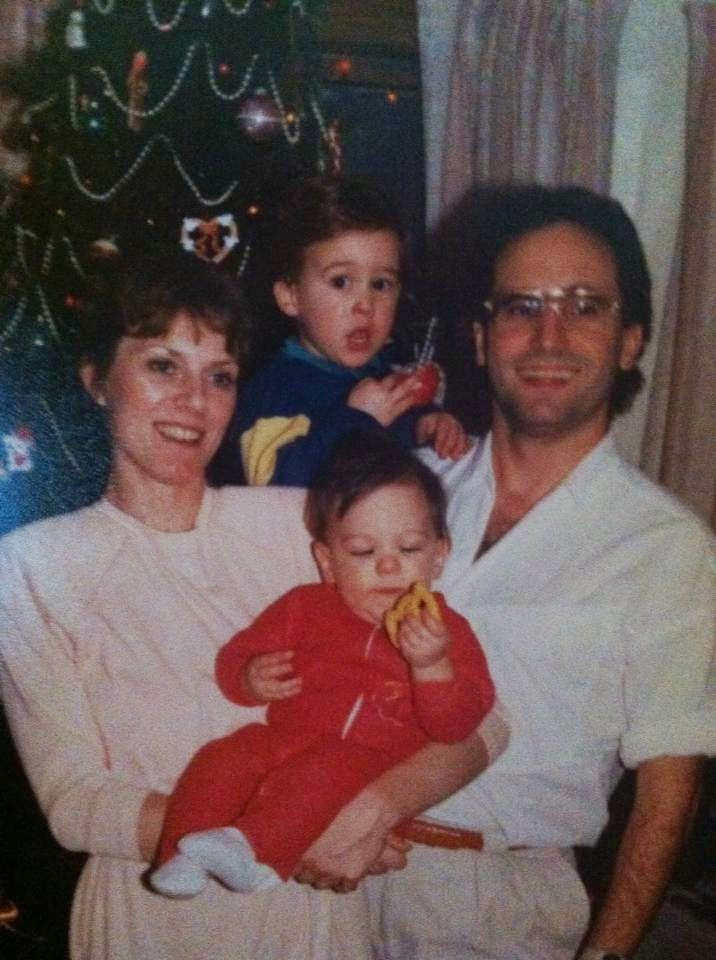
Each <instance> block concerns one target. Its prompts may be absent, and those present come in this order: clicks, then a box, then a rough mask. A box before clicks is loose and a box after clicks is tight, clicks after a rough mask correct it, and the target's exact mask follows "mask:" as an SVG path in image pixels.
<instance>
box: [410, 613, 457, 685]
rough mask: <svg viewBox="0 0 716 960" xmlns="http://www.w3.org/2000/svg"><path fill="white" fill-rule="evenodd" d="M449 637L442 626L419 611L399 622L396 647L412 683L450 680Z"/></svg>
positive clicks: (451, 671)
mask: <svg viewBox="0 0 716 960" xmlns="http://www.w3.org/2000/svg"><path fill="white" fill-rule="evenodd" d="M450 639H451V638H450V634H449V633H448V631H447V629H446V627H445V624H444V623H442V621H440V620H437V619H436V618H435V617H431V616H430V614H429V613H428V612H427V611H425V610H423V611H422V612H421V614H420V616H415V614H411V615H410V616H408V617H405V619H404V620H402V621H401V623H400V627H399V629H398V637H397V640H398V647H399V649H400V652H401V653H402V654H403V656H404V657H405V659H406V660H407V661H408V663H409V664H410V666H411V668H412V671H411V672H412V675H413V679H414V680H418V681H427V680H452V679H453V677H454V673H453V668H452V661H451V659H450V656H449V654H448V649H449V647H450Z"/></svg>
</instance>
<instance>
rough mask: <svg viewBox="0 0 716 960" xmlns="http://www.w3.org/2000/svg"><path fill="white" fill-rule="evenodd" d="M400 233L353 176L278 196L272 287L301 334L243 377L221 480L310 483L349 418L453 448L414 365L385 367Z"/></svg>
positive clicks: (362, 426)
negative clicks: (409, 372)
mask: <svg viewBox="0 0 716 960" xmlns="http://www.w3.org/2000/svg"><path fill="white" fill-rule="evenodd" d="M402 246H403V234H402V228H401V226H400V222H399V218H398V216H397V214H396V212H395V210H394V209H393V206H392V204H391V203H390V202H389V200H388V198H387V197H386V196H385V194H384V193H383V192H382V191H381V190H379V189H378V188H377V187H376V186H375V185H373V184H371V183H369V182H367V181H364V180H361V179H357V178H342V179H337V178H335V177H330V178H328V177H325V178H324V177H312V178H309V179H305V180H299V181H296V182H294V183H292V184H291V185H290V186H289V188H288V189H287V191H286V193H285V195H284V197H283V199H282V202H281V203H280V205H279V209H278V216H277V224H276V228H275V237H274V243H273V246H272V250H271V260H272V261H273V264H274V266H273V267H272V269H271V271H270V272H271V274H272V275H273V277H274V283H273V295H274V298H275V300H276V303H277V304H278V306H279V307H280V309H281V311H282V312H283V313H284V314H285V315H286V316H288V317H289V318H291V321H292V323H293V324H294V325H295V329H296V335H295V336H293V337H290V338H289V339H288V340H286V341H285V343H284V345H283V347H282V348H281V350H280V351H279V353H278V354H277V356H276V357H275V358H274V359H273V360H272V361H271V362H270V363H269V364H268V365H267V366H266V367H264V368H263V369H261V370H260V371H259V372H258V373H257V374H256V375H255V376H254V377H252V378H251V379H250V380H249V381H248V382H247V384H246V386H245V387H244V388H243V390H242V392H241V396H240V398H239V402H238V404H237V413H236V414H235V419H234V422H233V424H232V428H231V430H230V432H229V435H228V439H227V442H226V444H225V446H224V448H223V451H222V453H221V454H220V459H219V460H218V461H217V464H216V465H215V467H214V478H215V479H217V480H218V481H219V482H221V483H227V482H228V483H237V482H241V481H242V480H244V481H245V482H247V483H249V484H268V483H272V484H285V485H292V486H302V487H304V486H310V485H311V482H312V480H313V475H314V474H315V472H316V470H317V469H318V467H319V466H320V465H321V463H322V462H323V460H324V459H325V458H326V456H327V455H328V453H329V452H330V450H331V448H332V446H333V444H334V443H335V442H336V440H337V439H339V438H340V437H342V436H343V435H344V434H346V433H349V432H351V431H354V430H363V431H373V432H379V433H388V434H390V435H391V436H393V437H394V438H395V439H397V440H398V441H399V442H400V443H401V444H402V445H403V446H405V447H407V448H412V447H416V446H420V445H422V444H432V445H433V446H434V447H435V449H436V451H437V452H438V454H439V455H440V456H443V457H450V458H453V459H456V458H457V457H459V456H461V455H462V454H463V453H464V452H465V450H466V449H467V447H468V445H469V444H468V440H467V437H466V434H465V431H464V430H463V428H462V426H461V425H460V423H459V421H458V420H456V419H455V417H453V416H452V415H451V414H449V413H446V412H444V411H442V410H440V409H439V408H438V407H437V406H434V405H431V404H426V400H425V397H424V391H423V390H422V381H421V376H422V373H421V372H416V373H415V374H414V375H413V376H411V377H408V378H407V379H405V378H404V377H402V376H400V375H399V374H396V373H393V372H391V364H390V357H389V350H387V349H386V345H387V344H388V342H389V340H390V337H391V334H392V331H393V325H394V322H395V314H396V308H397V305H398V300H399V296H400V290H401V275H402Z"/></svg>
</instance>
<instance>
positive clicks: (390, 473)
mask: <svg viewBox="0 0 716 960" xmlns="http://www.w3.org/2000/svg"><path fill="white" fill-rule="evenodd" d="M392 484H398V485H402V486H406V487H415V488H416V489H418V490H420V491H421V492H422V493H423V494H424V496H425V499H426V500H427V503H428V507H429V509H430V516H431V519H432V522H433V527H434V529H435V533H436V535H437V536H438V537H447V535H448V533H447V521H446V498H445V491H444V490H443V487H442V484H441V483H440V480H439V479H438V477H436V476H435V474H434V473H433V472H432V471H431V470H430V469H428V467H426V466H425V464H424V463H422V462H421V461H420V460H418V459H417V457H415V456H414V455H413V454H412V453H410V451H409V450H405V449H404V448H403V447H401V446H399V445H398V444H397V443H396V442H395V441H394V440H391V439H390V438H388V437H386V436H383V435H382V434H378V433H361V432H355V433H350V434H347V435H346V436H345V437H343V438H342V439H341V440H339V441H338V443H337V444H336V445H335V447H334V448H333V451H332V453H331V454H330V456H329V457H328V459H327V460H326V461H325V462H324V464H323V465H322V466H321V468H320V470H319V471H318V473H317V474H316V476H315V478H314V481H313V485H312V487H311V489H310V490H309V491H308V496H307V499H306V508H305V512H304V519H305V523H306V527H307V529H308V532H309V533H310V534H311V536H312V537H313V539H314V540H318V541H321V542H324V541H325V539H326V534H327V531H328V526H329V524H330V522H331V520H333V519H338V520H340V519H341V518H342V517H344V516H345V515H346V513H347V512H348V511H349V510H350V508H351V507H352V506H353V504H354V503H356V502H357V501H358V500H360V499H362V498H363V497H366V496H368V494H370V493H373V492H374V491H375V490H378V489H379V488H381V487H385V486H390V485H392Z"/></svg>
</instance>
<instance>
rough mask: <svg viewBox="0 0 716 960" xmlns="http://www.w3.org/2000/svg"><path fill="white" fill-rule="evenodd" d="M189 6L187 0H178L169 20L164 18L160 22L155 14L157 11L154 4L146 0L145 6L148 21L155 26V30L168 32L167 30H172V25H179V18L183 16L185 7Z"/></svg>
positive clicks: (150, 0)
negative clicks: (177, 4)
mask: <svg viewBox="0 0 716 960" xmlns="http://www.w3.org/2000/svg"><path fill="white" fill-rule="evenodd" d="M188 6H189V0H179V6H178V7H177V9H176V13H175V14H174V16H173V17H172V18H171V20H166V21H165V22H164V23H162V22H161V21H160V20H159V17H158V16H157V12H156V10H155V9H154V4H153V3H152V0H146V7H147V16H148V17H149V22H150V23H151V25H152V26H153V27H156V29H157V30H161V31H162V32H163V33H168V32H169V30H173V29H174V27H177V26H179V23H180V22H181V18H182V17H183V16H184V13H185V11H186V8H187V7H188Z"/></svg>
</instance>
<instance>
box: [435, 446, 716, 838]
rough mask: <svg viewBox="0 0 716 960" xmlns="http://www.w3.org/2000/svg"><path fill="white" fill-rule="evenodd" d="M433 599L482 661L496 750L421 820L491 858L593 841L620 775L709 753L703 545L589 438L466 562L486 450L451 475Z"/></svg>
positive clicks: (476, 534)
mask: <svg viewBox="0 0 716 960" xmlns="http://www.w3.org/2000/svg"><path fill="white" fill-rule="evenodd" d="M424 459H425V460H426V462H428V463H429V465H430V466H431V467H432V468H433V469H435V470H436V471H437V472H438V473H440V474H441V475H442V479H443V482H444V485H445V487H446V490H447V492H448V495H449V510H448V522H449V528H450V532H451V536H452V553H451V555H450V557H449V559H448V561H447V563H446V566H445V569H444V572H443V575H442V577H441V580H440V582H439V584H437V586H438V587H439V588H440V589H442V590H443V591H444V592H445V594H446V596H447V598H448V601H449V602H450V604H451V605H452V606H453V607H454V608H455V609H457V610H458V611H459V612H460V613H462V614H463V615H464V616H466V617H467V618H468V619H469V620H470V622H471V624H472V626H473V629H474V630H475V632H476V634H477V636H478V637H479V639H480V641H481V643H482V645H483V647H484V649H485V653H486V654H487V658H488V661H489V665H490V669H491V671H492V676H493V679H494V681H495V684H496V687H497V692H498V696H499V697H500V699H501V701H502V702H503V704H504V705H505V706H506V708H507V711H508V715H509V720H510V724H511V729H512V734H511V741H510V745H509V747H508V748H507V751H506V752H505V753H504V754H503V755H502V757H500V758H499V759H498V760H497V761H496V762H495V764H494V765H493V766H491V767H490V768H489V769H488V770H487V771H486V772H485V773H484V774H482V775H481V776H480V777H478V778H477V779H476V780H475V781H473V783H472V784H470V785H468V786H467V787H465V788H464V789H463V790H461V791H459V792H458V793H457V794H455V795H454V796H453V797H451V798H449V799H448V800H446V801H444V802H443V803H441V804H439V805H438V806H437V807H435V808H434V809H433V810H432V811H431V814H432V815H433V816H434V817H436V818H438V819H440V820H443V821H446V822H448V823H454V824H457V825H460V826H464V827H471V828H473V829H481V830H483V831H484V832H485V834H486V836H487V838H488V842H491V843H493V844H496V845H501V844H505V843H509V844H527V845H535V846H541V845H560V846H569V845H574V844H589V843H593V842H594V841H595V840H596V839H597V837H598V835H599V833H600V831H601V829H602V828H603V826H604V824H605V822H606V819H607V800H608V797H609V794H610V792H611V790H612V788H613V786H614V785H615V782H616V780H617V779H618V776H619V773H620V769H621V768H620V763H621V764H623V765H625V766H628V767H634V766H636V765H637V764H639V763H640V762H641V761H642V760H645V759H648V758H650V757H654V756H658V755H664V754H677V755H678V754H682V755H690V754H698V753H706V754H713V753H716V677H715V676H714V620H715V615H714V566H715V564H714V549H713V544H714V541H713V537H712V535H711V534H710V532H709V531H708V530H707V529H706V528H705V527H704V526H702V525H701V523H700V522H699V521H698V520H697V519H696V518H695V517H694V516H693V515H692V514H691V513H689V512H688V511H687V510H686V509H685V508H684V507H683V506H681V505H680V504H679V503H678V502H677V501H676V500H675V499H673V498H672V497H671V496H669V495H668V494H667V493H666V492H665V491H664V490H662V489H660V488H659V487H657V486H656V485H654V484H653V483H651V481H649V480H648V479H647V478H646V477H645V476H644V475H643V474H642V473H641V472H639V471H638V470H636V469H634V468H633V467H631V466H630V465H628V464H627V463H626V462H625V461H623V460H622V459H621V457H620V456H619V454H618V453H617V451H616V448H615V446H614V444H613V441H612V440H611V438H609V437H607V438H605V439H604V440H603V441H602V442H601V443H600V444H599V445H598V446H597V447H596V448H595V449H594V450H593V451H592V452H591V453H590V454H589V455H588V456H587V457H585V459H584V460H582V462H581V463H580V464H579V465H578V466H577V467H576V469H575V470H574V471H573V472H572V473H571V474H570V475H569V476H568V477H567V478H566V480H565V481H563V483H561V484H560V485H559V487H557V488H556V489H554V490H553V491H552V492H551V493H550V494H549V495H548V496H546V497H545V498H544V499H543V500H542V501H540V502H539V503H538V504H537V505H536V506H535V507H534V508H533V509H532V510H531V511H530V512H529V513H528V514H527V515H526V516H525V517H524V518H523V519H522V520H521V521H520V522H519V523H518V524H517V525H516V526H515V527H513V528H512V529H511V530H510V531H509V532H508V533H507V534H505V536H504V537H503V538H502V539H501V540H500V541H499V542H497V543H496V544H495V545H494V546H493V547H491V549H490V550H488V551H487V552H486V553H484V554H483V555H482V556H481V557H480V558H479V560H477V561H474V556H475V552H476V550H477V548H478V546H479V545H480V543H481V541H482V538H483V535H484V531H485V528H486V525H487V521H488V519H489V516H490V513H491V510H492V506H493V502H494V476H493V472H492V458H491V440H490V438H489V437H488V438H487V440H486V442H485V443H484V444H481V445H478V446H477V447H476V448H474V449H473V450H471V451H470V452H469V453H468V454H467V455H466V456H465V457H464V458H463V459H462V460H460V461H458V462H457V463H454V464H449V463H447V462H446V461H439V460H438V459H437V458H436V457H433V456H432V454H431V453H430V452H426V453H425V455H424Z"/></svg>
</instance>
